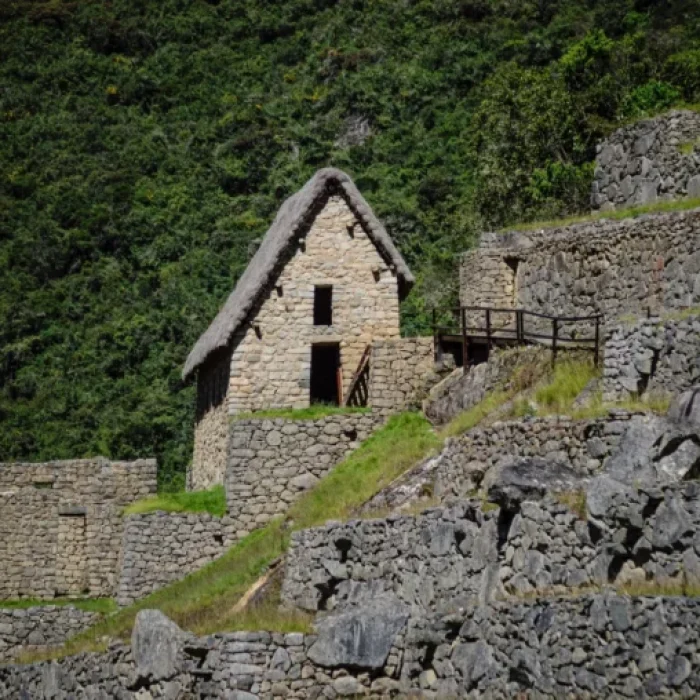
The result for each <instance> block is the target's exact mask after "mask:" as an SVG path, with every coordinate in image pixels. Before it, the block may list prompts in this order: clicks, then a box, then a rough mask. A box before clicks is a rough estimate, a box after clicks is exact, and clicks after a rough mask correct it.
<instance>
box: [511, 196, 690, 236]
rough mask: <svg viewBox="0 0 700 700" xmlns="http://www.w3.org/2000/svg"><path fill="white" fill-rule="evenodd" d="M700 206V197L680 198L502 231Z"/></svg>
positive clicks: (530, 223) (536, 222) (683, 209)
mask: <svg viewBox="0 0 700 700" xmlns="http://www.w3.org/2000/svg"><path fill="white" fill-rule="evenodd" d="M698 207H700V198H692V199H679V200H676V201H672V202H655V203H654V204H646V205H644V206H637V207H628V208H627V209H616V210H614V211H605V212H596V213H595V214H587V215H584V216H572V217H569V218H564V219H553V220H549V221H531V222H527V223H522V224H516V225H515V226H508V227H507V228H504V229H502V230H501V233H507V232H509V231H536V230H539V229H545V228H561V227H563V226H572V225H574V224H584V223H590V222H592V221H599V220H600V219H615V220H619V219H631V218H634V217H635V216H641V215H642V214H659V213H664V212H673V211H685V210H687V209H696V208H698Z"/></svg>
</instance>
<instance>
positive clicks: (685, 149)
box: [678, 139, 700, 156]
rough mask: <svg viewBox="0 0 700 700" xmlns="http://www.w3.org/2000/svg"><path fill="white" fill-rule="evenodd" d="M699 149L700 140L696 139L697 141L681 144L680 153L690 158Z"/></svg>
mask: <svg viewBox="0 0 700 700" xmlns="http://www.w3.org/2000/svg"><path fill="white" fill-rule="evenodd" d="M698 147H700V139H695V141H687V142H686V143H681V144H679V146H678V151H679V153H681V154H682V155H684V156H689V155H690V154H691V153H692V152H693V151H694V150H695V149H696V148H698Z"/></svg>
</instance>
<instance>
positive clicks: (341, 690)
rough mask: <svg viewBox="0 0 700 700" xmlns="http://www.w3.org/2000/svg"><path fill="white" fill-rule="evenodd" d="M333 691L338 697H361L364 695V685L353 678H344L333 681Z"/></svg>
mask: <svg viewBox="0 0 700 700" xmlns="http://www.w3.org/2000/svg"><path fill="white" fill-rule="evenodd" d="M333 690H335V692H336V693H338V695H340V696H342V697H346V696H348V695H359V694H360V693H362V691H363V688H362V683H360V681H358V680H357V678H353V677H352V676H342V677H341V678H336V679H335V680H334V681H333Z"/></svg>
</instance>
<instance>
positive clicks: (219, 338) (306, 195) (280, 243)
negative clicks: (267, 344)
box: [182, 168, 415, 379]
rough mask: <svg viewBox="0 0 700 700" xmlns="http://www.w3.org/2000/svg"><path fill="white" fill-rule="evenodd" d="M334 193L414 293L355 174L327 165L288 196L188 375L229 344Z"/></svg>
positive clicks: (198, 347) (193, 355)
mask: <svg viewBox="0 0 700 700" xmlns="http://www.w3.org/2000/svg"><path fill="white" fill-rule="evenodd" d="M333 194H340V195H342V196H343V197H344V199H345V200H346V201H347V203H348V206H349V207H350V209H351V210H352V211H353V213H354V214H355V216H357V218H358V220H359V221H360V223H361V224H362V226H363V227H364V229H365V230H366V232H367V235H368V236H369V238H370V239H371V240H372V242H373V243H374V245H375V246H376V247H377V250H378V251H379V253H380V255H381V256H382V257H383V258H384V260H385V261H386V263H387V264H388V265H389V266H391V267H392V269H393V270H395V272H396V274H397V276H398V279H399V290H400V294H401V296H402V297H403V296H405V295H406V294H407V293H408V291H409V290H410V288H411V286H412V285H413V282H414V281H415V280H414V277H413V275H412V274H411V271H410V270H409V269H408V265H406V262H405V261H404V259H403V257H402V256H401V253H399V251H398V250H397V248H396V246H395V245H394V243H393V241H392V240H391V238H390V237H389V234H388V233H387V232H386V229H385V228H384V227H383V226H382V224H381V223H380V221H379V219H377V217H376V216H375V215H374V212H373V211H372V209H371V207H370V206H369V204H367V202H366V201H365V198H364V197H363V196H362V195H361V194H360V191H359V190H358V189H357V187H356V186H355V183H354V182H353V181H352V179H351V178H350V176H349V175H347V174H346V173H344V172H343V171H342V170H338V169H336V168H324V169H322V170H319V171H318V172H317V173H316V174H315V175H314V176H313V177H312V178H311V179H310V180H309V181H308V182H307V183H306V184H305V185H304V186H303V187H302V188H301V189H300V190H299V191H298V192H297V193H296V194H293V195H292V196H291V197H289V198H288V199H286V200H285V201H284V203H283V204H282V206H281V207H280V210H279V212H277V216H276V217H275V220H274V222H273V223H272V226H270V228H269V230H268V231H267V233H266V234H265V237H264V239H263V241H262V243H261V244H260V247H259V248H258V250H257V252H256V253H255V255H254V256H253V258H252V259H251V261H250V263H249V264H248V267H247V268H246V270H245V272H244V273H243V274H242V275H241V278H240V279H239V280H238V284H237V285H236V287H235V289H234V290H233V292H231V295H230V296H229V298H228V299H227V300H226V303H225V304H224V306H223V308H222V309H221V310H220V311H219V313H218V314H217V315H216V318H215V319H214V320H213V321H212V323H211V325H210V326H209V328H207V330H206V331H205V332H204V333H203V334H202V335H201V337H200V338H199V340H198V341H197V342H196V343H195V346H194V347H193V348H192V350H191V352H190V354H189V355H188V357H187V361H186V362H185V368H184V370H183V372H182V377H183V379H188V378H189V377H190V376H191V375H192V373H193V372H194V371H195V370H196V369H197V368H198V367H199V366H200V365H202V364H203V363H204V362H205V361H206V359H207V358H208V357H209V356H210V355H211V354H212V353H214V352H216V351H218V350H222V349H223V348H225V347H226V346H227V345H228V344H229V342H230V341H231V338H232V336H233V334H234V333H235V332H236V331H237V330H238V328H240V326H241V325H242V324H243V323H244V322H245V321H246V319H247V317H248V315H249V314H250V312H251V311H252V310H253V308H254V306H255V304H256V302H257V301H258V299H259V298H260V295H261V294H263V293H264V292H265V290H267V289H268V288H269V286H270V285H271V284H272V283H273V282H274V280H275V279H276V277H277V275H278V274H279V271H280V265H281V264H282V263H284V262H285V261H286V255H287V254H288V253H289V250H290V247H291V246H292V245H294V244H295V242H296V241H297V239H298V238H299V237H301V236H302V235H303V234H304V233H305V232H306V230H307V229H308V226H309V224H310V223H311V222H312V221H313V218H314V217H315V216H316V214H317V212H318V211H319V206H321V205H322V204H323V203H324V202H325V200H326V198H327V197H329V196H331V195H333Z"/></svg>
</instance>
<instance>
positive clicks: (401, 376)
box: [369, 337, 435, 413]
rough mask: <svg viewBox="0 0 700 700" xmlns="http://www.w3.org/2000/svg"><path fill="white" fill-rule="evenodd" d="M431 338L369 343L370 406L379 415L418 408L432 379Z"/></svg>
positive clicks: (432, 351)
mask: <svg viewBox="0 0 700 700" xmlns="http://www.w3.org/2000/svg"><path fill="white" fill-rule="evenodd" d="M433 353H434V347H433V339H432V337H430V338H394V339H391V340H378V341H376V342H374V343H373V344H372V355H371V358H370V387H369V405H370V406H372V408H373V409H376V410H378V411H380V412H382V413H396V412H398V411H402V410H404V409H406V408H409V407H411V406H413V407H415V406H419V405H420V400H421V399H422V398H423V396H424V395H425V394H426V393H427V390H428V388H429V382H430V381H431V380H432V379H433V378H434V376H435V375H434V373H433V367H434V364H435V363H434V359H433Z"/></svg>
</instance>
